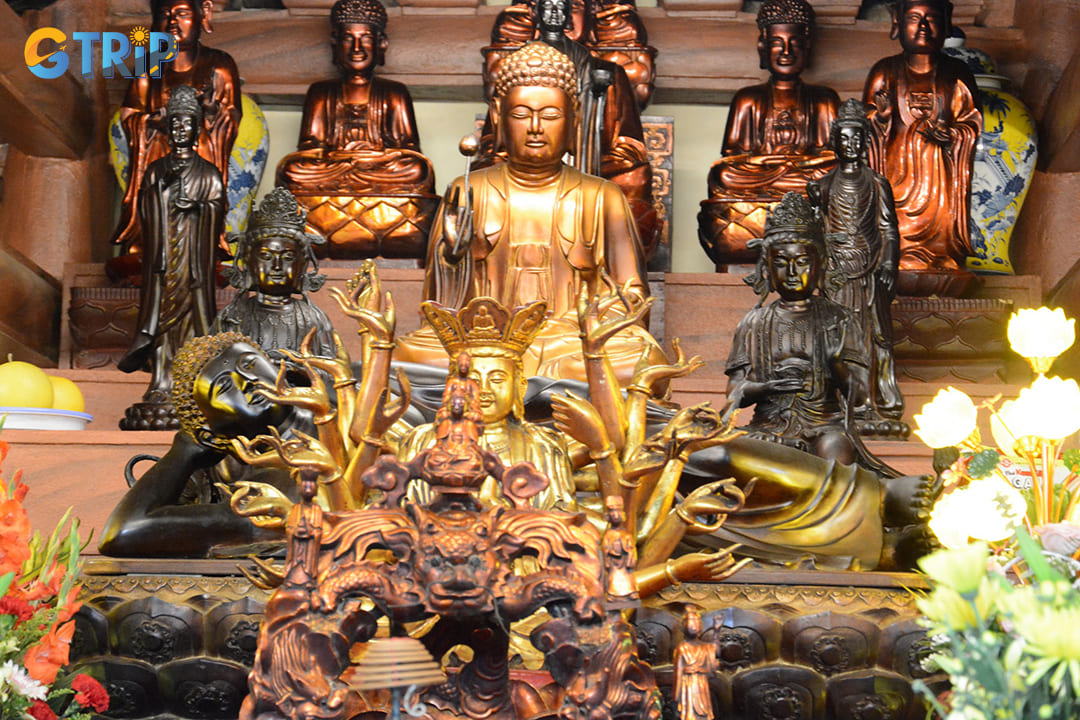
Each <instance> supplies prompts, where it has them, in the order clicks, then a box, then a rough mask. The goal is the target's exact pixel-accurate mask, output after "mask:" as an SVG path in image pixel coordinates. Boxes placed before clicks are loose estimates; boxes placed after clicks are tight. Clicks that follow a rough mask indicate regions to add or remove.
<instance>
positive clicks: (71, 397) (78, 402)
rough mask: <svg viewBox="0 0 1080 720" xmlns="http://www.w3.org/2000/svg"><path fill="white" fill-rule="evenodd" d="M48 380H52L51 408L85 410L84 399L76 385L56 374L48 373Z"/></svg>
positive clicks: (73, 410)
mask: <svg viewBox="0 0 1080 720" xmlns="http://www.w3.org/2000/svg"><path fill="white" fill-rule="evenodd" d="M49 381H50V382H52V389H53V402H52V406H53V409H55V410H70V411H72V412H86V401H85V400H84V399H83V394H82V390H80V389H79V386H78V385H76V384H75V383H74V382H72V381H71V380H68V379H67V378H65V377H59V376H57V375H50V376H49Z"/></svg>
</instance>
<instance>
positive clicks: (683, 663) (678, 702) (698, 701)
mask: <svg viewBox="0 0 1080 720" xmlns="http://www.w3.org/2000/svg"><path fill="white" fill-rule="evenodd" d="M674 659H675V708H676V713H677V714H678V717H679V720H712V718H713V706H712V694H711V693H710V692H709V677H710V676H711V675H713V674H714V673H715V672H716V671H717V669H718V668H719V663H718V662H717V660H716V645H714V644H713V643H711V642H708V641H706V640H702V639H701V615H700V614H699V613H698V609H697V608H696V607H694V606H693V605H687V607H686V611H685V613H684V614H683V641H682V642H681V643H679V645H678V647H676V648H675V658H674Z"/></svg>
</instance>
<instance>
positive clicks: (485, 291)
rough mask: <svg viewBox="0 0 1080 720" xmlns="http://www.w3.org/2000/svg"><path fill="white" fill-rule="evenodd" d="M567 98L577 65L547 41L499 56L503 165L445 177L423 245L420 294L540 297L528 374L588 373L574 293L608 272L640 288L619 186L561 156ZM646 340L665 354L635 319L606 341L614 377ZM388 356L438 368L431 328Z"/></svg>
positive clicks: (630, 291) (506, 301)
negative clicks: (544, 316) (543, 312)
mask: <svg viewBox="0 0 1080 720" xmlns="http://www.w3.org/2000/svg"><path fill="white" fill-rule="evenodd" d="M576 97H577V84H576V79H575V69H574V65H573V63H572V62H571V61H570V59H569V58H567V57H566V56H565V55H563V54H562V53H560V52H559V51H558V50H556V49H554V48H553V47H551V46H550V45H547V44H545V43H541V42H533V43H529V44H528V45H526V46H525V47H524V48H522V49H521V50H519V51H517V52H515V53H514V54H512V55H510V56H508V57H507V58H506V60H504V61H503V63H502V65H501V66H500V69H499V74H498V76H497V77H496V83H495V97H494V99H493V100H492V103H493V107H494V111H493V115H494V117H496V118H497V124H498V131H499V133H500V137H501V139H502V143H503V145H504V146H505V147H506V149H507V162H505V163H499V164H497V165H493V166H491V167H488V168H485V169H483V170H479V171H476V172H473V173H470V174H469V175H468V176H466V177H460V178H458V179H456V180H455V181H454V183H453V185H452V187H451V189H450V190H449V191H448V193H447V198H446V199H445V200H444V201H443V204H442V206H441V207H440V209H439V213H438V216H437V218H436V221H435V224H434V226H433V227H432V234H431V241H430V243H429V247H428V258H427V276H426V278H425V282H424V297H425V299H429V300H435V301H436V302H438V303H440V304H442V305H447V306H449V307H454V308H461V307H464V306H465V305H466V303H468V302H469V301H470V300H472V299H473V298H478V297H491V298H494V299H496V300H497V301H498V302H500V303H502V304H503V305H505V306H506V307H516V306H518V305H527V304H529V303H532V302H535V301H537V300H544V301H546V302H547V305H548V311H549V313H550V317H549V318H548V321H547V323H546V324H545V325H544V327H543V329H542V330H540V332H539V334H538V335H537V338H536V340H535V342H533V343H532V345H531V346H530V347H529V348H528V350H527V351H526V352H525V356H524V359H523V362H524V370H525V372H526V374H527V375H544V376H547V377H553V378H578V379H581V378H583V377H584V376H585V370H584V367H585V365H584V363H585V359H584V358H583V357H582V351H581V341H580V338H579V333H580V329H579V326H578V319H577V304H578V298H579V296H581V295H582V294H584V295H586V296H587V297H588V298H592V297H593V296H595V295H596V294H597V293H598V292H599V291H600V290H601V289H602V288H603V286H604V277H605V276H609V277H610V278H611V280H612V281H613V282H614V283H615V284H616V285H617V286H619V287H620V288H622V290H623V292H624V293H625V294H626V296H627V298H629V299H630V300H632V301H637V300H641V299H643V298H645V297H646V296H647V295H648V286H647V284H646V283H645V279H644V261H643V256H642V249H641V243H640V241H639V240H638V234H637V229H636V226H635V224H634V218H633V215H632V214H631V213H630V208H629V207H628V205H627V202H626V198H625V197H624V196H623V194H622V191H621V190H619V187H618V186H617V185H615V184H614V183H612V182H609V181H607V180H603V179H601V178H598V177H595V176H592V175H586V174H585V173H582V172H580V171H578V170H576V169H574V168H572V167H570V166H568V165H566V164H565V163H563V160H562V158H563V155H564V153H565V152H566V151H567V150H568V149H569V147H570V143H571V142H572V141H573V137H574V134H573V128H574V113H575V111H576V109H577V108H576V102H575V99H576ZM646 349H648V351H649V355H648V360H649V362H650V363H652V364H661V363H665V362H666V357H665V355H664V352H663V350H662V349H661V348H660V346H659V344H658V343H657V342H656V340H655V339H653V337H652V336H651V335H649V333H648V331H647V330H646V329H645V328H644V327H643V325H642V324H634V325H631V326H630V327H627V328H625V329H624V330H622V331H620V332H619V333H618V334H617V335H616V336H615V337H614V338H612V339H611V340H610V341H609V342H608V344H607V353H608V356H609V358H611V360H612V364H613V365H614V367H615V374H616V376H617V378H618V380H619V382H620V384H621V385H623V386H625V385H627V384H629V382H630V380H631V379H632V376H633V371H634V366H635V365H636V364H637V362H638V360H639V358H641V356H642V352H643V351H644V350H646ZM395 358H396V359H398V360H403V361H410V362H418V363H423V364H428V365H439V366H445V365H446V353H445V351H444V350H443V348H442V346H441V345H440V344H439V343H438V341H437V339H436V337H435V334H434V332H433V331H432V330H431V328H430V327H423V328H421V329H420V330H419V331H417V332H415V333H412V334H410V335H408V336H406V337H403V338H401V339H400V340H399V341H398V348H397V350H396V351H395Z"/></svg>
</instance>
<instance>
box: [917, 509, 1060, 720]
mask: <svg viewBox="0 0 1080 720" xmlns="http://www.w3.org/2000/svg"><path fill="white" fill-rule="evenodd" d="M1017 540H1018V545H1019V552H1020V555H1021V556H1022V557H1023V558H1024V560H1025V561H1026V563H1027V566H1028V568H1029V572H1030V577H1029V578H1028V579H1029V580H1030V582H1027V583H1024V584H1015V583H1013V582H1011V581H1010V580H1009V579H1008V578H1007V577H1006V574H1005V572H1003V571H1002V569H1001V568H1000V567H999V566H996V565H995V564H994V563H993V562H992V561H991V559H990V548H989V546H988V545H987V544H986V543H984V542H981V541H980V542H976V543H973V544H971V545H969V546H966V547H964V548H962V549H957V550H948V549H946V550H939V551H938V552H935V553H933V554H931V555H927V556H926V557H924V558H922V560H920V561H919V565H920V567H921V568H922V569H923V571H924V572H926V574H927V575H928V576H929V579H930V582H931V584H932V585H933V588H934V589H933V591H932V592H931V593H930V594H929V595H928V596H926V597H923V598H919V599H918V600H917V602H918V606H919V610H920V611H921V612H922V613H923V614H924V615H925V616H926V621H925V622H926V624H927V626H928V628H929V630H930V633H931V635H932V637H933V639H934V643H935V648H934V650H935V652H934V653H933V654H932V655H931V656H930V657H929V658H927V660H926V661H925V662H926V663H927V664H928V665H929V667H928V669H940V670H943V671H945V672H947V673H948V674H949V678H950V680H951V682H952V689H951V691H949V693H948V694H947V695H946V696H945V697H944V698H941V699H939V698H937V697H935V695H934V693H933V691H931V690H930V688H929V687H927V686H926V685H925V683H922V681H916V683H915V686H916V688H917V689H918V690H919V691H920V692H921V693H922V694H923V695H924V696H925V697H927V698H928V699H929V701H930V703H931V704H932V705H933V706H934V708H935V709H936V710H937V711H938V713H939V714H940V715H941V717H943V718H945V720H991V719H998V718H1000V719H1001V720H1036V719H1038V720H1073V719H1074V718H1077V717H1080V593H1077V591H1076V590H1075V589H1074V588H1073V586H1072V585H1071V584H1070V583H1069V581H1068V580H1067V579H1066V578H1065V577H1064V576H1062V575H1060V574H1058V573H1057V572H1056V571H1054V570H1053V569H1052V568H1051V567H1050V565H1049V564H1048V563H1047V562H1046V561H1045V560H1044V559H1043V557H1042V552H1041V550H1040V548H1039V546H1038V544H1037V543H1036V542H1035V541H1034V540H1033V539H1032V538H1031V536H1030V535H1028V534H1027V533H1026V532H1025V531H1024V530H1023V529H1020V530H1019V531H1018V532H1017ZM942 700H944V702H942ZM946 705H947V706H948V708H947V707H946Z"/></svg>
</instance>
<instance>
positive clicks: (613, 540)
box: [600, 495, 641, 610]
mask: <svg viewBox="0 0 1080 720" xmlns="http://www.w3.org/2000/svg"><path fill="white" fill-rule="evenodd" d="M604 507H605V509H606V510H607V521H608V526H607V530H605V531H604V536H603V538H601V540H600V554H601V557H602V558H603V560H604V576H605V579H606V581H605V583H604V601H605V602H604V606H605V607H606V608H607V609H608V610H622V609H624V608H631V607H637V606H638V605H640V604H641V597H640V595H639V594H638V588H637V583H636V582H635V580H634V569H635V568H636V567H637V544H636V543H635V542H634V538H633V537H631V535H630V531H629V530H627V528H626V511H625V510H624V509H623V499H622V498H621V497H619V496H618V495H610V496H608V497H607V498H605V499H604Z"/></svg>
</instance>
